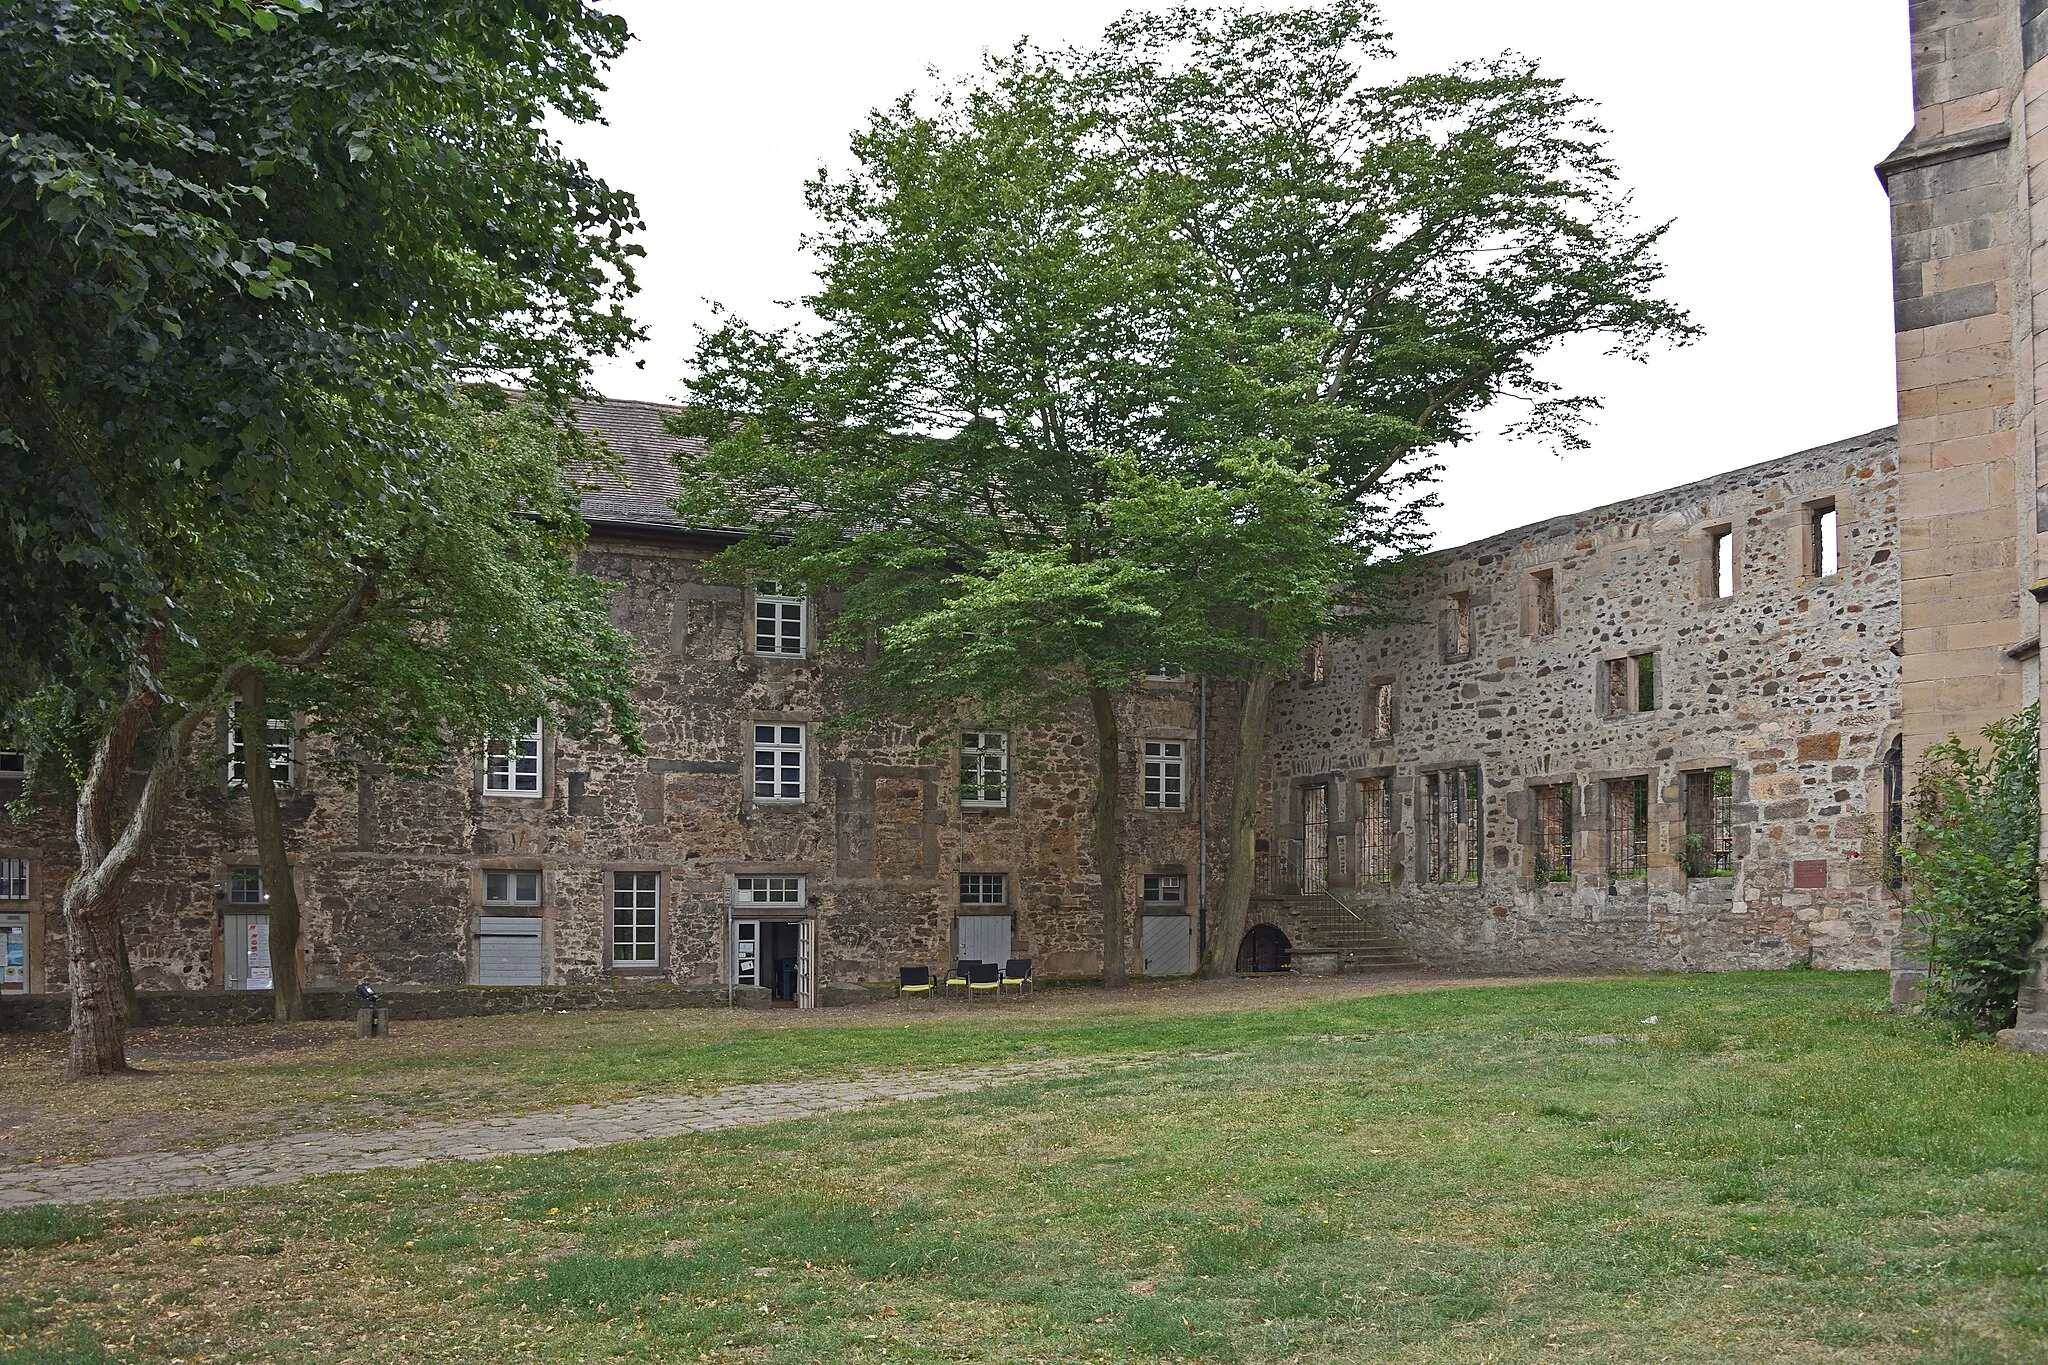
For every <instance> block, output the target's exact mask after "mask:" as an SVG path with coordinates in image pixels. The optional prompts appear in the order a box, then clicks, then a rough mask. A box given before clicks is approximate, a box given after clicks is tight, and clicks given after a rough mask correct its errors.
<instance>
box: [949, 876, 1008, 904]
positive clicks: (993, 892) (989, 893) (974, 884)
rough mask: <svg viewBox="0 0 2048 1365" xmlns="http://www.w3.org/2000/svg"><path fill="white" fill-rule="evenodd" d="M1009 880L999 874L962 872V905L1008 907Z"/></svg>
mask: <svg viewBox="0 0 2048 1365" xmlns="http://www.w3.org/2000/svg"><path fill="white" fill-rule="evenodd" d="M1009 880H1010V879H1009V878H1008V877H1007V876H1005V875H1004V874H1002V873H1000V872H962V873H961V874H960V903H961V904H962V905H1008V904H1009V903H1010V898H1009V894H1008V892H1009Z"/></svg>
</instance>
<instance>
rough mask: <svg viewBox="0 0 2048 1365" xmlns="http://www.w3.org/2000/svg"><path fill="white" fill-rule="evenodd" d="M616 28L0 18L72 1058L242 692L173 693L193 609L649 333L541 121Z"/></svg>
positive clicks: (15, 464)
mask: <svg viewBox="0 0 2048 1365" xmlns="http://www.w3.org/2000/svg"><path fill="white" fill-rule="evenodd" d="M625 37H626V34H625V29H624V26H623V24H622V23H621V22H620V21H619V20H618V19H616V18H614V17H612V16H609V15H606V14H604V13H602V12H601V11H599V10H597V9H596V8H595V7H593V6H590V5H586V4H582V3H578V2H577V0H329V2H328V3H326V4H325V5H324V7H323V6H322V5H321V4H319V3H315V0H70V2H68V3H61V4H42V5H38V4H15V5H8V6H5V7H4V8H0V119H4V126H0V134H4V135H0V282H4V284H0V337H4V338H5V344H4V347H0V531H4V533H5V534H0V583H4V585H5V591H4V592H0V706H4V707H5V709H6V710H7V712H8V714H9V716H10V721H9V724H10V725H12V726H13V727H14V728H16V729H17V730H20V729H23V728H27V727H29V726H30V724H31V722H32V721H33V720H34V718H35V717H36V716H45V717H47V716H50V715H58V716H61V717H63V718H65V720H66V722H67V724H68V726H69V727H70V728H69V729H68V731H67V733H70V734H73V735H79V734H84V735H87V736H89V737H90V743H89V744H87V745H86V749H87V751H88V752H89V754H90V758H89V759H88V760H87V761H85V762H84V763H82V765H81V771H80V772H79V773H78V778H79V796H78V810H77V838H78V844H79V854H80V872H79V875H78V876H77V877H76V878H75V879H74V880H73V881H72V882H71V883H70V885H69V886H68V887H67V888H66V892H65V918H66V924H67V932H68V933H69V936H70V953H69V959H70V971H71V993H72V1005H73V1022H74V1030H73V1055H72V1064H73V1068H74V1070H77V1071H80V1072H85V1073H97V1072H102V1071H106V1070H109V1069H114V1068H116V1067H118V1066H119V1065H120V1064H121V1052H120V1040H119V1037H118V1029H117V1028H116V1027H115V1026H114V1025H112V1024H110V1023H109V1022H108V1021H109V1020H112V1019H116V1018H117V1017H118V1002H117V1000H116V999H115V994H116V992H115V991H114V989H113V987H114V971H113V967H112V963H113V960H114V959H113V951H112V944H113V942H114V938H115V932H114V931H115V924H114V914H115V909H116V906H117V905H118V902H119V899H120V894H121V891H122V889H123V887H124V886H125V884H126V882H127V880H128V878H129V877H130V875H131V874H132V871H133V868H134V864H135V860H136V858H137V857H138V856H139V854H140V852H141V850H142V848H143V847H144V846H145V845H146V843H147V839H148V836H149V833H150V831H151V830H152V829H153V827H154V826H155V824H156V823H157V821H159V820H160V818H161V815H162V809H163V805H164V803H165V802H166V801H167V800H168V799H169V797H170V794H171V791H172V790H173V788H174V787H175V786H176V784H177V774H178V772H179V769H180V766H181V765H182V763H183V761H184V757H185V750H186V747H187V745H188V744H189V742H190V739H191V736H192V733H193V730H194V728H195V727H196V726H197V725H198V723H199V721H198V719H197V718H198V717H199V716H201V715H202V714H205V713H208V712H209V711H210V709H211V708H213V707H215V706H217V705H218V704H220V703H221V702H223V701H224V700H225V698H224V696H221V695H216V693H217V691H218V688H219V687H220V686H222V685H224V684H223V683H222V677H223V675H220V674H216V675H214V677H213V679H212V682H211V683H210V684H209V690H208V691H207V692H206V693H204V694H203V695H195V694H191V693H187V692H181V691H178V690H176V689H174V688H173V687H172V685H171V684H170V683H169V681H168V680H167V679H166V678H164V677H163V676H161V675H160V672H159V670H160V668H161V666H162V664H163V662H164V660H165V657H166V653H167V651H169V650H173V649H174V648H175V646H177V645H178V644H179V643H180V642H181V641H183V640H187V639H197V638H198V637H197V635H196V633H195V632H193V631H192V630H190V629H189V628H188V621H187V617H188V614H190V613H198V612H203V611H205V610H208V608H207V607H206V606H205V604H206V603H208V602H234V601H240V602H244V603H261V602H262V601H264V597H265V589H264V586H263V584H262V582H261V580H260V579H259V578H257V577H255V575H256V574H259V573H260V572H262V571H265V570H266V569H267V568H268V567H269V566H270V563H271V561H272V558H273V556H270V555H268V554H266V553H264V552H263V551H262V549H261V547H260V546H258V545H255V544H254V542H255V541H259V540H260V539H261V537H262V535H263V534H264V532H265V531H266V529H267V528H272V527H276V528H286V529H288V528H290V527H292V526H294V525H295V524H298V523H299V522H301V521H303V520H305V519H307V518H309V517H311V516H313V515H316V514H321V513H324V514H325V515H328V516H330V517H332V518H335V519H337V520H343V519H346V518H347V517H348V516H349V515H350V513H351V512H352V510H354V509H357V508H360V507H364V506H369V505H374V504H383V503H396V504H404V503H417V502H418V501H419V489H418V487H417V478H416V474H417V470H418V467H419V465H420V463H421V458H422V457H421V452H420V443H421V442H422V441H431V440H436V439H441V437H440V436H439V435H438V434H437V433H439V432H441V431H442V430H443V426H444V422H445V419H446V418H447V416H448V414H449V413H450V412H451V411H452V410H453V407H454V405H455V404H456V402H457V401H458V400H457V397H456V394H455V391H454V387H453V386H454V383H455V381H458V380H462V379H465V378H495V379H509V380H512V381H515V382H517V383H518V384H520V385H521V386H522V387H523V388H525V389H526V390H527V391H528V392H530V393H532V394H533V395H535V398H536V401H539V402H541V403H543V404H545V405H548V406H550V407H552V408H554V409H555V410H556V411H557V412H558V413H560V412H562V411H563V409H564V405H565V402H566V399H567V397H568V395H569V394H570V392H571V391H572V390H573V389H574V388H575V386H576V385H577V384H578V382H579V381H580V379H581V377H582V376H583V375H584V374H585V373H586V368H587V364H588V357H589V356H590V355H591V354H592V353H594V352H604V351H608V350H612V349H616V348H617V347H618V346H619V345H621V344H622V343H623V342H624V341H626V340H627V339H628V338H630V336H631V335H632V333H633V329H632V327H631V324H630V323H629V322H628V321H627V320H626V319H625V318H624V316H623V314H622V312H621V311H620V301H621V299H622V297H623V296H624V294H625V293H626V292H628V291H629V290H630V288H631V274H630V265H631V261H630V257H631V256H632V254H634V253H635V252H636V251H637V248H636V247H634V246H632V245H631V244H630V243H629V242H628V241H627V234H628V233H629V231H630V229H631V228H632V227H633V226H634V225H635V212H634V208H633V205H632V201H631V200H630V199H629V198H627V197H626V196H624V195H621V194H619V193H618V192H616V191H614V190H612V189H610V188H609V187H608V186H606V185H604V184H603V183H602V182H600V181H598V180H597V179H595V178H594V177H593V176H591V175H590V173H589V172H588V171H587V169H586V168H584V167H583V166H582V165H581V164H580V163H578V162H575V161H573V160H572V159H570V158H568V157H566V156H565V155H563V153H562V152H561V150H560V148H559V146H558V145H557V144H556V143H555V142H554V140H553V139H552V137H551V136H550V135H549V133H548V132H547V128H546V124H547V120H548V119H550V118H552V117H558V116H559V117H567V118H572V119H576V118H589V117H594V116H595V114H596V106H595V102H594V101H595V97H596V93H597V91H598V89H599V86H598V75H599V72H600V70H601V69H602V67H603V65H604V64H605V63H606V62H607V61H608V60H609V59H610V58H611V57H613V56H614V55H616V53H617V52H618V51H619V50H620V47H621V45H622V44H623V43H624V41H625ZM356 601H357V599H356V596H355V595H354V594H353V593H351V594H350V595H348V596H345V597H343V598H342V599H341V600H339V601H337V602H334V603H332V604H330V606H329V608H328V611H329V613H330V615H329V617H328V619H327V621H325V622H323V623H321V624H320V625H318V626H317V627H315V628H313V629H311V630H310V631H309V632H308V633H307V634H306V635H305V636H304V637H302V638H301V640H300V643H301V645H302V646H303V648H301V649H300V650H299V651H297V654H296V655H295V656H294V657H298V656H304V657H303V658H300V659H299V663H300V665H301V666H310V665H311V664H313V663H315V662H317V661H318V660H319V659H320V658H322V657H324V656H325V655H326V653H327V652H328V651H330V650H331V649H332V648H333V644H334V641H335V640H336V639H337V638H339V634H340V632H341V630H342V629H343V628H344V627H345V626H346V625H347V624H348V623H349V621H351V620H353V618H354V616H355V615H356V614H357V612H358V611H359V610H360V608H359V607H358V606H356V605H353V604H355V603H356ZM329 626H332V627H333V629H332V630H330V629H329V628H328V627H329ZM53 689H54V690H55V692H56V693H57V694H60V695H61V698H62V699H61V700H60V701H57V702H52V701H50V700H49V699H50V697H51V696H52V690H53ZM31 699H36V700H34V701H33V703H31ZM145 738H147V743H148V747H149V748H150V750H151V751H152V753H153V758H152V760H151V761H152V767H151V770H150V776H149V778H148V780H147V781H146V782H145V783H144V784H143V786H142V788H141V790H140V792H139V794H137V795H136V796H135V798H134V799H133V800H132V801H131V800H129V799H128V794H127V792H126V790H125V789H126V786H127V781H126V775H127V773H128V771H129V767H130V759H131V756H132V755H133V753H134V751H135V748H136V746H137V744H138V743H139V742H143V741H144V740H145ZM32 751H33V752H40V751H41V749H40V746H32ZM117 830H118V833H117Z"/></svg>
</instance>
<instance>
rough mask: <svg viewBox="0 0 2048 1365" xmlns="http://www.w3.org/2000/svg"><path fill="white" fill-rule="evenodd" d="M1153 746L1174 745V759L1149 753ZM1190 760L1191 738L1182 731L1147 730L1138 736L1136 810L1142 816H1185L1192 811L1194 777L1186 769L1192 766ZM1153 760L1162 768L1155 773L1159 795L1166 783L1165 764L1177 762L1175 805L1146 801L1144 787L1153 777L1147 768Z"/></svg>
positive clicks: (1193, 751) (1192, 752)
mask: <svg viewBox="0 0 2048 1365" xmlns="http://www.w3.org/2000/svg"><path fill="white" fill-rule="evenodd" d="M1155 744H1158V745H1162V746H1163V745H1167V744H1177V745H1179V746H1180V753H1179V754H1178V756H1177V757H1175V758H1170V757H1169V756H1168V755H1166V754H1164V753H1160V754H1153V753H1151V752H1149V751H1150V749H1151V747H1152V746H1153V745H1155ZM1194 758H1195V737H1194V735H1192V734H1190V733H1189V732H1188V731H1186V730H1147V731H1146V732H1145V733H1144V734H1142V735H1140V736H1139V737H1138V809H1139V810H1140V811H1142V812H1143V813H1145V814H1146V815H1167V816H1178V815H1186V814H1188V813H1189V812H1190V811H1192V810H1193V809H1194V808H1195V802H1194V782H1193V780H1192V779H1193V776H1194V775H1193V773H1192V772H1190V769H1192V768H1193V767H1194ZM1155 759H1156V760H1157V761H1158V762H1159V763H1160V764H1161V765H1162V770H1161V772H1160V774H1159V779H1160V787H1161V795H1162V796H1163V795H1164V789H1165V783H1166V776H1165V772H1164V767H1163V765H1164V764H1165V763H1167V762H1169V761H1177V762H1178V763H1179V765H1180V775H1179V779H1178V782H1179V787H1178V795H1179V797H1180V802H1179V804H1178V805H1172V806H1169V805H1165V804H1159V805H1154V804H1153V803H1152V801H1151V800H1150V796H1151V793H1150V792H1148V791H1147V790H1146V787H1147V785H1148V784H1149V783H1150V782H1151V781H1152V778H1153V774H1152V773H1151V772H1150V771H1149V769H1150V768H1151V765H1152V763H1153V762H1154V760H1155Z"/></svg>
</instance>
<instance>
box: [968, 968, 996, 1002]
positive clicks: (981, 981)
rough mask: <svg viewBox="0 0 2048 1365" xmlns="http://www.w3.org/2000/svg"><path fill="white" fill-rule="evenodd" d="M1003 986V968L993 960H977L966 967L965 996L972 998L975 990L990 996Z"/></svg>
mask: <svg viewBox="0 0 2048 1365" xmlns="http://www.w3.org/2000/svg"><path fill="white" fill-rule="evenodd" d="M1002 988H1003V969H1002V968H1001V967H998V966H996V964H995V963H993V962H977V963H975V964H974V965H973V966H972V967H969V968H968V969H967V998H968V999H970V1000H972V999H973V998H974V995H975V993H976V992H977V991H984V992H986V993H988V994H989V995H990V996H994V995H996V994H998V993H999V992H1000V991H1001V990H1002Z"/></svg>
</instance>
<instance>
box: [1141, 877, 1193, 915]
mask: <svg viewBox="0 0 2048 1365" xmlns="http://www.w3.org/2000/svg"><path fill="white" fill-rule="evenodd" d="M1187 903H1188V879H1187V878H1186V877H1184V876H1182V875H1181V874H1180V873H1178V872H1147V873H1146V874H1145V904H1147V905H1157V906H1167V907H1179V906H1183V905H1186V904H1187Z"/></svg>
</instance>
